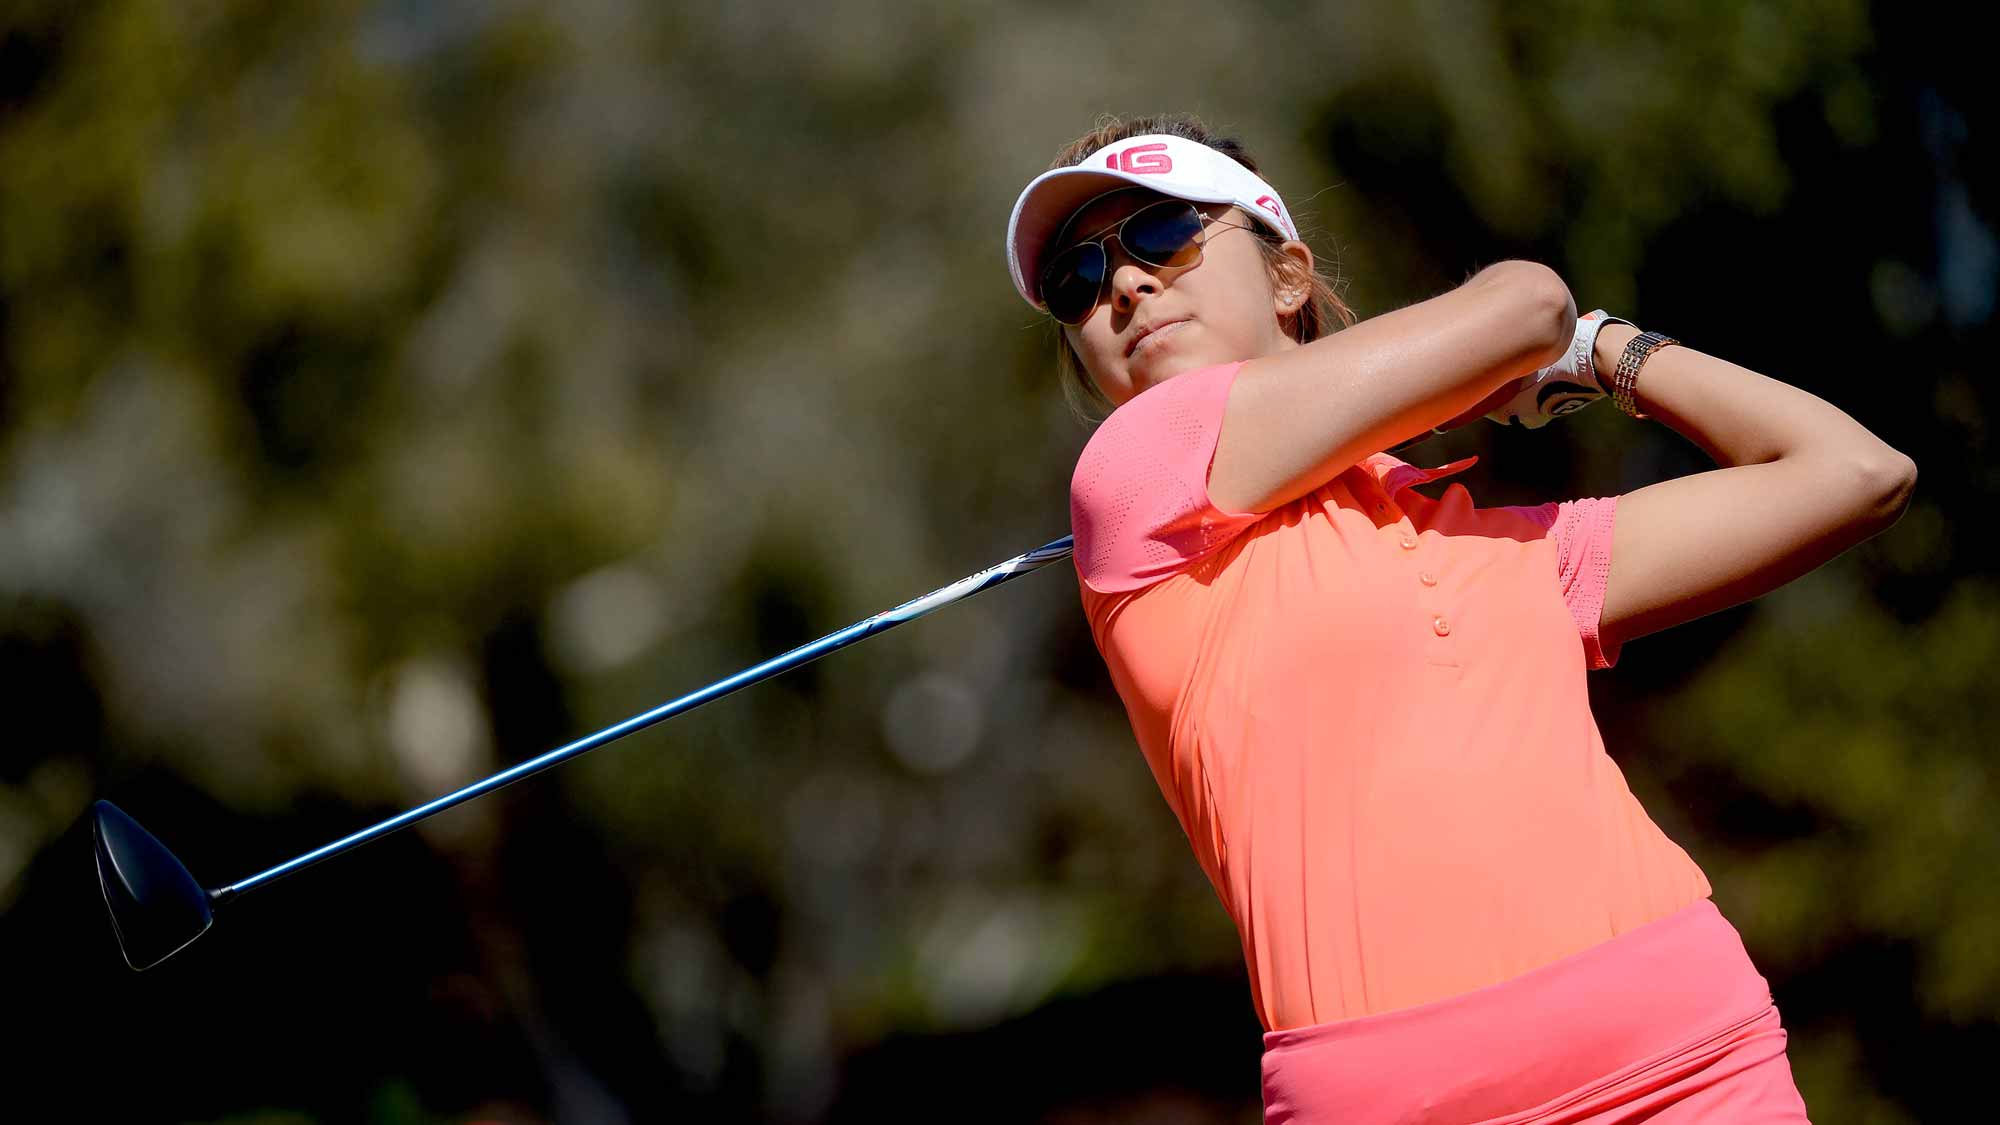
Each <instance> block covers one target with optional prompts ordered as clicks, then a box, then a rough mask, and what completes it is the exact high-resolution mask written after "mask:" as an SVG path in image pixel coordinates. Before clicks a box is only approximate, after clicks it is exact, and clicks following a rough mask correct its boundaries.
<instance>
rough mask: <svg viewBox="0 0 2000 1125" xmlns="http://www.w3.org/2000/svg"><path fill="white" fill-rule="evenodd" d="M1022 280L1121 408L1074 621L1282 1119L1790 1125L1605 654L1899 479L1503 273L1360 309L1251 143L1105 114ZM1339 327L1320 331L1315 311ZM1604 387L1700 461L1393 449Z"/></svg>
mask: <svg viewBox="0 0 2000 1125" xmlns="http://www.w3.org/2000/svg"><path fill="white" fill-rule="evenodd" d="M1007 253H1008V265H1009V267H1010V268H1011V270H1012V273H1013V278H1014V283H1015V285H1016V286H1017V287H1018V288H1019V290H1020V292H1021V295H1022V296H1023V297H1025V298H1026V299H1027V300H1028V301H1029V302H1030V303H1031V304H1033V305H1035V306H1036V307H1037V308H1040V309H1043V310H1045V311H1046V312H1048V314H1049V315H1050V316H1052V317H1053V318H1054V319H1055V320H1057V321H1058V322H1060V324H1061V326H1062V327H1061V336H1062V342H1061V345H1060V363H1061V368H1062V370H1063V372H1064V373H1065V374H1064V378H1065V379H1066V380H1067V383H1068V385H1067V389H1068V390H1069V391H1071V392H1072V393H1074V394H1075V395H1076V396H1078V397H1080V398H1082V399H1085V400H1096V401H1099V402H1100V403H1101V404H1102V405H1103V406H1106V407H1109V408H1110V413H1109V416H1108V417H1107V418H1106V419H1105V420H1104V422H1103V423H1102V425H1100V426H1099V427H1098V429H1097V431H1096V432H1095V434H1093V435H1092V437H1091V439H1090V441H1089V443H1088V445H1087V446H1086V448H1085V449H1084V451H1083V454H1082V456H1081V458H1080V459H1079V461H1078V463H1077V467H1076V474H1075V478H1074V481H1073V483H1072V492H1071V519H1072V522H1073V525H1074V531H1075V536H1076V565H1077V570H1078V573H1079V577H1080V579H1081V586H1082V597H1083V606H1084V610H1085V612H1086V614H1087V615H1088V617H1089V620H1090V627H1091V632H1092V635H1093V637H1094V638H1095V639H1096V643H1097V646H1098V649H1099V651H1100V652H1101V653H1102V654H1103V657H1104V661H1105V664H1106V665H1107V666H1108V668H1109V670H1110V674H1111V679H1112V682H1113V683H1114V684H1115V685H1116V687H1117V690H1118V694H1119V696H1120V697H1121V698H1122V699H1123V701H1124V704H1125V707H1126V710H1127V713H1128V715H1129V717H1130V719H1131V723H1132V728H1133V732H1134V733H1135V735H1136V736H1137V739H1138V742H1139V746H1140V748H1141V750H1142V751H1143V752H1144V754H1145V757H1146V760H1147V762H1148V763H1149V764H1150V766H1151V767H1152V771H1153V775H1154V777H1155V778H1156V779H1157V780H1158V782H1159V785H1160V790H1161V792H1162V793H1163V794H1164V795H1165V796H1166V799H1167V802H1168V803H1169V804H1170V805H1171V806H1172V807H1173V810H1174V813H1175V815H1176V816H1177V817H1178V818H1179V820H1180V824H1181V827H1182V828H1183V829H1184V830H1185V831H1186V833H1187V837H1188V840H1189V842H1190V843H1191V844H1192V845H1193V847H1194V852H1195V857H1196V859H1197V860H1198V861H1199V862H1200V864H1201V866H1202V869H1203V870H1204V871H1205V872H1206V873H1207V874H1208V878H1209V880H1210V882H1211V883H1212V884H1213V885H1214V887H1215V891H1216V893H1217V895H1218V896H1219V897H1220V898H1221V900H1222V904H1223V906H1224V907H1225V908H1226V909H1227V910H1228V911H1229V914H1230V916H1231V918H1233V919H1234V920H1235V922H1236V926H1237V929H1238V931H1239V933H1240V935H1241V938H1242V944H1243V955H1244V959H1245V961H1246V962H1247V964H1248V968H1249V979H1250V987H1251V990H1252V999H1253V1001H1254V1003H1255V1005H1256V1009H1257V1015H1258V1017H1259V1018H1260V1019H1261V1020H1262V1022H1263V1026H1264V1028H1265V1035H1264V1054H1263V1063H1262V1073H1263V1099H1264V1107H1265V1115H1266V1120H1267V1121H1272V1122H1286V1121H1302V1122H1342V1123H1350V1125H1363V1123H1374V1122H1420V1121H1421V1122H1489V1123H1498V1122H1507V1123H1509V1125H1527V1123H1530V1122H1534V1123H1545V1122H1593V1123H1608V1122H1632V1121H1651V1122H1692V1121H1701V1122H1732V1123H1737V1122H1779V1121H1783V1122H1800V1121H1804V1120H1806V1110H1805V1105H1804V1103H1803V1101H1802V1100H1801V1099H1800V1097H1799V1094H1798V1091H1797V1089H1796V1087H1795V1086H1794V1084H1793V1081H1792V1076H1791V1069H1790V1064H1789V1063H1788V1061H1787V1059H1786V1057H1785V1031H1784V1029H1783V1027H1782V1026H1781V1025H1780V1022H1779V1013H1778V1010H1777V1008H1776V1007H1775V1006H1774V1005H1773V1003H1772V999H1771V993H1770V989H1769V986H1768V984H1767V982H1766V981H1765V980H1764V978H1763V977H1762V976H1760V975H1759V974H1758V972H1757V970H1756V968H1755V967H1754V966H1753V965H1752V964H1751V962H1750V959H1749V957H1748V955H1747V954H1746V953H1745V951H1744V947H1743V943H1742V941H1741V939H1740V938H1739V936H1738V934H1737V932H1736V930H1735V929H1734V927H1732V926H1731V925H1730V924H1729V922H1728V921H1726V920H1725V919H1724V918H1723V917H1722V915H1721V914H1720V913H1719V912H1718V911H1717V910H1716V908H1715V906H1714V904H1713V903H1711V902H1710V900H1709V894H1710V888H1709V883H1708V880H1707V879H1706V878H1705V877H1704V876H1703V874H1702V871H1701V869H1700V868H1699V867H1697V866H1696V865H1695V863H1694V862H1693V861H1692V860H1691V859H1690V858H1689V857H1688V855H1687V853H1686V852H1684V851H1682V850H1681V848H1680V847H1678V846H1676V845H1675V843H1674V842H1673V841H1672V840H1669V839H1668V838H1667V837H1666V835H1665V834H1663V833H1662V832H1661V831H1660V829H1659V828H1658V827H1657V826H1656V825H1654V823H1653V822H1652V820H1651V819H1650V818H1648V817H1647V815H1646V812H1645V810H1644V809H1643V808H1641V807H1640V805H1639V803H1638V802H1637V801H1636V800H1635V799H1634V798H1633V796H1632V794H1631V792H1630V791H1629V790H1628V789H1627V787H1626V785H1625V781H1624V777H1623V775H1622V774H1620V772H1619V770H1618V767H1617V766H1616V765H1615V764H1613V762H1612V760H1611V759H1610V758H1609V757H1608V756H1606V754H1605V749H1604V744H1603V742H1602V740H1601V739H1600V737H1599V733H1598V730H1597V726H1596V723H1595V721H1594V720H1593V718H1592V715H1591V711H1590V703H1589V698H1588V696H1587V694H1586V692H1585V685H1584V675H1585V672H1586V671H1588V670H1590V669H1594V668H1608V667H1610V666H1611V665H1612V664H1613V663H1615V662H1616V660H1617V658H1618V652H1619V646H1620V645H1621V644H1622V643H1623V642H1625V641H1629V640H1631V639H1632V638H1634V637H1638V636H1641V635H1644V634H1646V633H1651V632H1653V631H1655V630H1658V629H1663V628H1665V627H1667V626H1669V625H1673V624H1675V623H1678V622H1682V621H1686V620H1689V619H1691V618H1694V617H1699V616H1701V615H1703V614H1706V613H1711V612H1713V611H1715V610H1718V609H1721V608H1723V607H1725V606H1729V605H1733V604H1736V603H1738V602H1742V601H1744V600H1746V599H1748V598H1752V597H1756V596H1757V595H1759V594H1762V593H1764V592H1765V591H1767V590H1770V589H1772V588H1774V587H1776V586H1778V585H1780V584H1781V583H1784V582H1787V581H1789V580H1791V579H1793V578H1796V577H1798V576H1799V575H1800V574H1803V573H1805V572H1806V571H1808V570H1811V569H1812V568H1813V567H1815V566H1817V565H1819V564H1820V563H1822V562H1825V561H1826V560H1827V559H1830V558H1832V557H1833V556H1835V555H1836V554H1838V553H1840V552H1841V551H1843V550H1845V549H1846V548H1847V547H1849V546H1852V545H1853V544H1855V543H1857V542H1859V541H1860V540H1862V539H1865V538H1867V537H1868V536H1870V535H1873V534H1875V533H1876V532H1879V531H1881V530H1883V529H1884V528H1886V527H1887V526H1889V525H1890V524H1891V523H1893V522H1894V521H1895V519H1896V518H1897V516H1898V515H1899V514H1900V512H1901V511H1902V509H1903V507H1904V505H1905V503H1906V502H1907V499H1908V497H1909V495H1910V491H1911V488H1912V486H1913V484H1914V481H1915V479H1916V469H1915V466H1914V465H1913V464H1912V462H1911V461H1910V459H1909V458H1908V457H1905V456H1904V455H1903V454H1901V453H1898V452H1897V451H1896V450H1894V449H1892V448H1890V447H1889V446H1888V445H1885V444H1884V443H1883V442H1882V441H1881V440H1880V439H1878V438H1876V437H1875V436H1874V435H1873V434H1871V433H1869V432H1868V431H1867V430H1866V429H1864V428H1862V427H1861V426H1860V425H1859V424H1857V423H1856V422H1855V421H1854V420H1853V419H1852V418H1849V417H1848V416H1847V415H1846V414H1843V413H1842V412H1841V411H1839V410H1837V409H1835V408H1834V407H1833V406H1831V405H1829V404H1827V403H1826V402H1824V401H1822V400H1820V399H1818V398H1816V397H1814V396H1812V395H1810V394H1807V393H1806V392H1804V391H1802V390H1799V389H1797V388H1795V387H1790V386H1787V385H1785V384H1784V383H1780V382H1777V381H1774V380H1772V379H1768V378H1765V377H1764V376H1762V375H1759V374H1757V373H1755V372H1752V371H1749V370H1746V369H1744V368H1742V367H1738V366H1736V365H1734V364H1731V363H1728V362H1726V361H1724V360H1721V359H1716V358H1713V357H1711V356H1708V355H1704V354H1703V353H1701V352H1699V351H1697V350H1695V349H1694V348H1693V347H1690V346H1687V345H1685V344H1679V343H1677V342H1675V341H1673V340H1671V339H1668V338H1666V337H1663V336H1661V335H1658V334H1656V333H1652V332H1646V333H1641V332H1639V331H1638V330H1637V329H1636V328H1635V327H1634V326H1632V325H1631V324H1629V323H1628V322H1623V321H1619V320H1617V318H1607V317H1605V316H1604V315H1603V314H1602V313H1592V314H1589V315H1587V316H1585V317H1583V318H1581V319H1580V318H1579V317H1578V315H1577V310H1576V305H1575V303H1574V302H1573V301H1572V299H1571V296H1570V293H1569V290H1568V288H1567V287H1566V286H1565V285H1564V283H1563V281H1562V279H1561V278H1560V277H1558V276H1557V275H1556V274H1555V273H1554V272H1553V271H1551V270H1549V269H1548V268H1546V267H1544V266H1541V265H1538V264H1535V263H1532V262H1526V261H1505V262H1501V263H1499V264H1497V265H1493V266H1491V267H1488V268H1486V269H1484V270H1482V271H1480V272H1479V273H1478V274H1477V275H1476V276H1474V277H1473V278H1472V279H1471V280H1470V281H1468V282H1466V283H1465V284H1464V285H1463V286H1462V287H1460V288H1458V289H1456V290H1454V291H1452V292H1449V293H1446V294H1444V295H1442V296H1439V297H1435V298H1432V299H1431V300H1428V301H1424V302H1422V303H1420V304H1415V305H1411V306H1409V307H1407V308H1402V309H1398V310H1396V311H1394V312H1390V313H1385V314H1383V315H1381V316H1378V317H1374V318H1372V319H1369V320H1366V321H1363V322H1360V323H1355V322H1354V317H1353V315H1352V314H1351V313H1350V312H1349V311H1348V310H1347V308H1346V307H1345V306H1344V305H1343V304H1342V303H1341V302H1340V300H1339V298H1338V297H1337V296H1336V295H1335V293H1334V292H1333V290H1332V288H1331V287H1330V286H1329V284H1328V282H1327V281H1326V280H1325V279H1324V278H1323V277H1322V276H1321V275H1320V274H1319V273H1318V272H1317V271H1316V270H1315V267H1314V263H1313V255H1312V252H1311V251H1310V250H1309V249H1307V247H1306V245H1305V243H1304V242H1302V241H1300V239H1299V234H1298V231H1297V229H1296V228H1295V227H1294V225H1293V220H1292V215H1291V212H1290V211H1289V210H1288V209H1287V208H1286V206H1285V203H1284V200H1283V198H1282V197H1281V196H1280V195H1279V194H1278V191H1277V189H1276V188H1274V187H1273V186H1272V185H1271V184H1270V183H1268V182H1266V181H1265V180H1264V179H1262V178H1260V176H1259V175H1258V172H1257V166H1256V164H1255V163H1254V162H1253V161H1252V160H1251V158H1250V157H1249V156H1248V155H1247V154H1246V153H1245V152H1244V150H1243V148H1242V147H1241V146H1240V145H1239V144H1237V143H1235V142H1233V141H1231V140H1227V139H1221V138H1217V137H1214V136H1211V135H1210V134H1209V132H1208V131H1207V130H1206V128H1205V127H1204V126H1203V125H1202V124H1201V123H1200V122H1199V121H1197V120H1195V119H1192V118H1187V117H1171V118H1146V119H1140V120H1135V121H1117V120H1113V119H1107V121H1106V123H1101V125H1100V127H1099V128H1098V129H1097V130H1095V131H1093V132H1092V133H1090V134H1088V135H1086V136H1084V137H1082V138H1079V139H1078V140H1077V141H1075V142H1074V143H1072V144H1070V145H1069V146H1068V147H1066V148H1065V149H1064V150H1063V152H1062V154H1061V155H1060V156H1059V157H1058V158H1057V160H1056V162H1055V165H1054V167H1053V168H1052V169H1051V170H1050V171H1048V172H1047V173H1045V174H1043V175H1041V176H1039V177H1037V178H1036V179H1035V180H1034V181H1033V182H1032V183H1030V184H1029V185H1028V187H1027V189H1026V190H1025V191H1023V192H1022V194H1021V196H1020V199H1019V201H1018V202H1017V203H1016V204H1015V207H1014V212H1013V217H1012V219H1011V220H1010V222H1009V225H1008V233H1007ZM1336 320H1337V321H1339V322H1340V323H1341V326H1340V327H1338V329H1337V326H1336V324H1335V321H1336ZM1605 395H1608V396H1609V397H1611V398H1612V399H1613V401H1614V402H1615V403H1616V404H1617V405H1618V407H1619V408H1620V409H1622V410H1624V411H1625V412H1626V413H1627V414H1629V415H1631V416H1632V417H1634V418H1651V419H1653V420H1655V421H1657V422H1660V423H1663V424H1665V425H1667V426H1670V427H1672V428H1673V429H1674V430H1676V431H1677V432H1679V433H1680V434H1681V435H1683V436H1684V437H1686V438H1688V439H1689V440H1690V441H1693V442H1695V443H1696V444H1697V445H1699V446H1701V447H1702V449H1703V450H1705V451H1706V452H1707V453H1708V454H1709V455H1710V456H1711V457H1713V458H1714V460H1715V461H1716V463H1717V464H1718V465H1719V466H1721V467H1720V468H1718V469H1716V470H1713V471H1710V472H1703V473H1696V474H1693V475H1690V476H1687V477H1684V478H1681V479H1678V480H1670V481H1665V482H1662V483H1659V484H1654V485H1649V486H1647V487H1645V488H1641V489H1638V490H1636V491H1633V492H1631V493H1629V494H1626V495H1623V496H1611V497H1603V498H1596V499H1575V500H1566V501H1561V502H1554V503H1547V504H1542V505H1538V506H1527V507H1500V508H1482V507H1479V506H1477V505H1476V504H1475V503H1474V501H1473V498H1472V496H1471V495H1470V494H1469V493H1468V492H1467V491H1466V490H1465V487H1464V485H1463V484H1458V483H1453V484H1451V485H1449V486H1447V487H1446V488H1445V490H1444V493H1443V495H1442V496H1441V497H1439V498H1436V499H1433V498H1432V497H1430V496H1428V495H1425V494H1424V493H1421V492H1418V491H1416V489H1415V487H1414V486H1416V485H1421V484H1424V483H1426V482H1429V481H1434V480H1437V479H1439V478H1442V477H1447V476H1450V475H1452V474H1454V473H1457V472H1460V471H1461V470H1463V469H1465V468H1467V467H1468V466H1470V465H1472V464H1473V463H1474V462H1475V461H1476V460H1477V458H1473V457H1468V458H1465V459H1464V460H1462V461H1456V462H1453V463H1452V464H1449V465H1444V466H1442V467H1439V468H1419V467H1416V466H1412V465H1409V464H1406V463H1404V462H1403V461H1401V460H1398V459H1397V458H1395V457H1393V456H1390V455H1389V454H1387V453H1385V452H1382V451H1383V450H1385V449H1389V448H1394V447H1397V446H1398V445H1399V443H1403V442H1406V441H1408V440H1410V439H1412V438H1414V437H1418V436H1421V435H1424V434H1426V433H1428V432H1430V431H1432V430H1434V429H1440V428H1444V427H1449V426H1453V425H1458V424H1461V423H1463V422H1466V421H1468V420H1470V419H1474V418H1477V417H1479V416H1482V415H1485V416H1490V417H1494V418H1495V419H1496V420H1503V421H1519V422H1521V423H1523V424H1525V425H1529V426H1539V425H1542V424H1544V423H1545V422H1547V421H1548V420H1549V419H1550V418H1552V417H1555V416H1557V415H1560V414H1562V413H1567V412H1568V411H1570V410H1574V409H1577V408H1579V407H1581V406H1584V405H1587V404H1588V403H1590V402H1591V401H1593V400H1594V399H1596V398H1598V397H1602V396H1605Z"/></svg>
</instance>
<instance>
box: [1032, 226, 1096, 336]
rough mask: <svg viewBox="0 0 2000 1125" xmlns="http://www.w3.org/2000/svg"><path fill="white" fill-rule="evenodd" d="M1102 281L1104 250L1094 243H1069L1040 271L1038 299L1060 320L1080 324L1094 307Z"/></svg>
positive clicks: (1088, 316) (1051, 314)
mask: <svg viewBox="0 0 2000 1125" xmlns="http://www.w3.org/2000/svg"><path fill="white" fill-rule="evenodd" d="M1103 285H1104V250H1103V248H1102V247H1099V246H1097V245H1095V244H1092V245H1088V246H1072V247H1070V248H1069V249H1068V250H1065V251H1063V252H1062V253H1060V254H1058V255H1056V256H1055V259H1054V260H1053V261H1051V262H1050V263H1049V267H1048V269H1046V270H1043V271H1042V303H1043V304H1044V305H1047V306H1048V307H1049V315H1050V316H1053V317H1055V318H1056V319H1057V320H1059V321H1061V322H1062V323H1064V324H1081V323H1083V322H1084V321H1086V320H1088V319H1090V310H1092V309H1093V308H1096V307H1097V294H1098V291H1099V290H1100V289H1101V288H1102V287H1103Z"/></svg>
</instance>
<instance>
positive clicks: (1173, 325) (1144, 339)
mask: <svg viewBox="0 0 2000 1125" xmlns="http://www.w3.org/2000/svg"><path fill="white" fill-rule="evenodd" d="M1186 323H1187V321H1185V320H1170V321H1168V322H1167V323H1165V324H1162V325H1160V326H1159V327H1158V328H1155V329H1153V330H1152V331H1151V332H1148V333H1146V334H1145V335H1144V336H1141V337H1139V339H1138V342H1137V343H1134V344H1133V345H1132V354H1133V355H1138V354H1139V353H1140V352H1144V351H1150V350H1152V349H1154V348H1156V347H1159V346H1160V345H1159V341H1160V340H1162V339H1164V338H1165V337H1168V336H1171V335H1173V334H1174V333H1176V332H1178V331H1180V328H1181V325H1183V324H1186Z"/></svg>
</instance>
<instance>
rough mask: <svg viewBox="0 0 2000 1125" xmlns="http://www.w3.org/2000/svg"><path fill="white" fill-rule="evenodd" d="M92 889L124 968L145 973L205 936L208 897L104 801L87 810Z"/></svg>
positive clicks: (156, 844)
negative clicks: (93, 859) (93, 851)
mask: <svg viewBox="0 0 2000 1125" xmlns="http://www.w3.org/2000/svg"><path fill="white" fill-rule="evenodd" d="M92 814H93V815H92V824H91V835H92V837H93V838H94V839H95V840H96V842H97V883H98V886H100V887H101V888H103V890H104V904H105V905H106V906H108V907H110V908H111V928H112V930H113V931H115V932H116V933H117V935H118V947H119V948H120V949H122V950H124V952H125V963H126V964H128V965H130V966H132V967H133V968H134V969H150V968H152V967H153V966H154V965H157V964H159V963H160V962H162V961H164V960H166V959H167V958H169V957H172V956H173V955H174V954H175V953H177V952H179V951H180V949H181V948H182V947H183V946H185V945H187V944H188V943H189V942H191V941H193V940H194V939H196V938H198V937H200V936H201V935H202V934H203V933H206V932H207V930H208V927H209V925H210V924H211V923H213V922H214V921H215V915H214V912H213V911H211V910H210V908H209V893H208V892H207V891H205V890H202V888H201V884H200V883H197V882H195V881H194V876H193V875H190V874H188V869H187V868H186V867H183V866H182V865H181V861H180V860H178V859H175V858H174V853H172V852H170V851H168V850H167V849H166V848H165V846H163V845H162V844H161V843H160V842H159V841H158V840H156V839H154V838H153V834H152V833H151V832H148V831H146V830H145V829H143V828H141V827H139V822H138V821H136V820H133V819H132V818H131V817H129V816H126V815H125V813H124V812H123V810H121V809H119V807H118V806H117V805H114V804H112V803H111V802H109V801H99V802H97V805H96V807H95V808H94V809H93V810H92Z"/></svg>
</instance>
